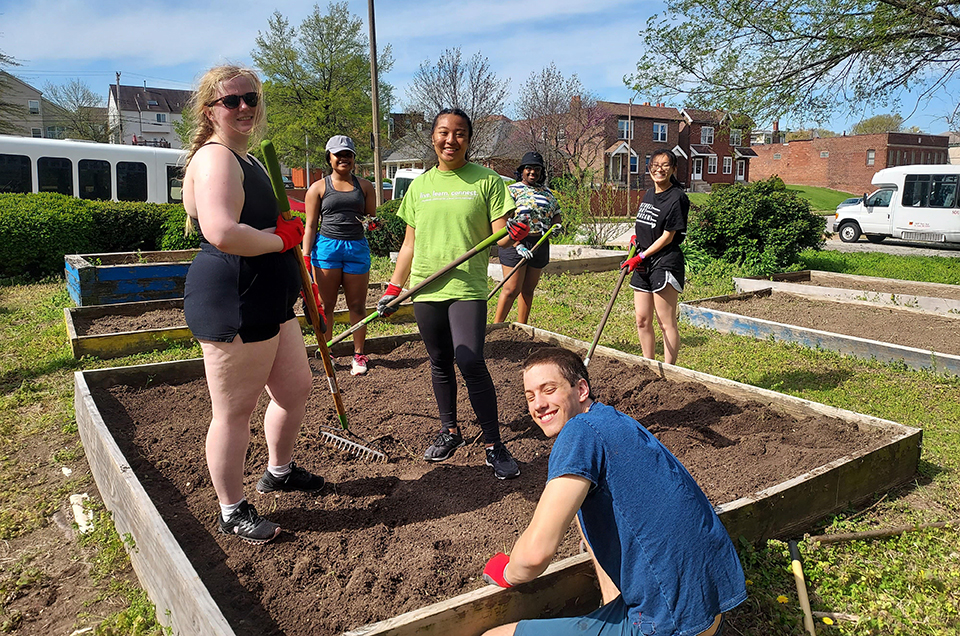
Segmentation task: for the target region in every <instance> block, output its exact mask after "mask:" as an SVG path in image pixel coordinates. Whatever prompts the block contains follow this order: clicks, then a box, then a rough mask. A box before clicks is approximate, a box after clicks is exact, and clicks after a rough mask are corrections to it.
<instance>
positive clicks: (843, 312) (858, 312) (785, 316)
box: [696, 292, 960, 355]
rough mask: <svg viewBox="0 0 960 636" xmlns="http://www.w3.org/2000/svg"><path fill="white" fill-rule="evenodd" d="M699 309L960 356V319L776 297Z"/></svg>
mask: <svg viewBox="0 0 960 636" xmlns="http://www.w3.org/2000/svg"><path fill="white" fill-rule="evenodd" d="M696 306H698V307H706V308H708V309H717V310H720V311H726V312H729V313H734V314H740V315H742V316H750V317H752V318H760V319H762V320H771V321H773V322H779V323H783V324H787V325H796V326H798V327H806V328H808V329H819V330H820V331H828V332H830V333H839V334H844V335H847V336H857V337H858V338H866V339H868V340H877V341H879V342H889V343H891V344H897V345H901V346H904V347H914V348H917V349H926V350H930V351H937V352H939V353H947V354H951V355H960V338H958V337H957V335H958V334H960V316H958V317H957V318H950V317H949V316H938V315H935V314H930V313H921V312H919V311H910V310H904V309H887V308H884V307H876V306H871V305H869V304H867V303H850V302H835V301H829V300H811V299H809V298H803V297H800V296H794V295H792V294H785V293H777V292H774V294H773V295H772V296H767V297H753V298H749V299H745V300H731V301H725V302H719V301H713V300H711V301H702V302H697V303H696Z"/></svg>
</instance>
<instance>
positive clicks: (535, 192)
mask: <svg viewBox="0 0 960 636" xmlns="http://www.w3.org/2000/svg"><path fill="white" fill-rule="evenodd" d="M517 178H518V179H520V181H518V182H517V183H514V184H511V185H510V186H509V188H508V189H509V190H510V194H511V195H512V196H513V200H514V201H516V202H517V219H518V220H520V221H523V222H524V223H526V224H527V225H528V226H529V227H530V234H529V235H527V238H525V239H523V240H522V241H520V242H519V243H518V244H517V245H516V247H501V248H500V265H501V266H502V267H503V275H504V276H506V275H507V274H509V273H510V270H512V269H513V268H514V267H515V266H516V265H517V264H519V263H520V261H522V260H524V259H526V260H527V265H526V267H522V268H520V269H519V270H518V271H517V273H516V274H514V275H513V276H512V277H511V278H510V280H508V281H507V282H506V283H504V284H503V290H502V291H501V292H500V300H498V301H497V313H496V315H495V316H494V319H493V321H494V322H503V321H504V320H506V318H507V314H509V313H510V309H512V308H513V301H514V300H516V299H517V297H518V296H519V298H520V302H519V304H518V306H517V322H520V323H523V324H526V322H527V320H528V319H529V318H530V307H531V306H532V305H533V292H534V290H535V289H536V288H537V283H539V282H540V274H541V272H543V268H544V267H546V266H547V263H549V262H550V239H547V240H545V241H544V242H543V243H542V244H541V245H540V247H538V248H537V251H536V252H532V251H531V250H532V249H533V246H534V245H536V243H537V241H539V240H540V238H541V237H542V236H543V234H544V232H546V231H547V230H548V229H550V227H551V226H552V225H559V224H560V204H559V203H557V199H556V197H554V196H553V192H551V191H550V188H548V187H546V186H545V185H544V181H545V180H546V174H545V172H544V165H543V157H541V156H540V153H539V152H532V151H531V152H528V153H527V154H525V155H523V159H522V160H521V161H520V166H519V167H518V168H517ZM562 231H563V228H562V227H561V228H559V229H558V230H554V232H553V236H557V235H558V234H559V233H561V232H562Z"/></svg>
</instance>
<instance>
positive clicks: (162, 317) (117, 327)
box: [63, 283, 413, 359]
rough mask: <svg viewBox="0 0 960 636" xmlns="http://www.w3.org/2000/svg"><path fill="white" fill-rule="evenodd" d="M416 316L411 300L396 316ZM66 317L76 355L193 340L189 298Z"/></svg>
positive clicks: (344, 316) (379, 286) (371, 303)
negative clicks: (187, 305)
mask: <svg viewBox="0 0 960 636" xmlns="http://www.w3.org/2000/svg"><path fill="white" fill-rule="evenodd" d="M385 289H386V284H385V283H370V286H369V292H368V294H367V310H366V311H367V313H368V314H370V313H372V312H374V311H376V308H377V307H376V305H377V300H379V299H380V296H382V295H383V292H384V290H385ZM301 302H302V301H298V304H297V307H296V312H297V316H298V318H299V320H300V324H301V325H303V326H307V320H306V318H305V317H304V316H303V308H302V305H301ZM412 317H413V305H412V303H411V302H405V303H402V304H401V305H400V307H399V308H398V309H397V311H396V313H395V314H393V315H392V316H391V317H390V320H392V321H403V320H409V319H412ZM63 319H64V323H65V324H66V328H67V338H69V340H70V350H71V352H72V353H73V357H75V358H80V357H82V356H85V355H94V356H97V357H100V358H104V359H107V358H116V357H119V356H126V355H131V354H134V353H140V352H143V351H154V350H156V349H162V348H164V347H167V346H169V345H170V344H172V343H183V342H191V341H192V340H193V334H192V333H191V332H190V330H189V329H188V328H187V325H186V321H185V320H184V317H183V299H182V298H177V299H174V300H154V301H144V302H136V303H119V304H116V305H95V306H92V307H65V308H64V310H63ZM333 320H334V322H336V323H341V324H350V314H349V312H348V311H347V310H346V304H345V302H344V300H343V296H342V295H341V296H340V298H339V299H338V304H337V311H335V312H334V314H333Z"/></svg>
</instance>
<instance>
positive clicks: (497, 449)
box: [487, 442, 520, 479]
mask: <svg viewBox="0 0 960 636" xmlns="http://www.w3.org/2000/svg"><path fill="white" fill-rule="evenodd" d="M487 466H491V467H492V468H493V474H494V475H496V476H497V479H513V478H514V477H519V476H520V467H519V466H517V460H515V459H514V458H513V455H511V454H510V451H508V450H507V447H506V446H504V445H503V442H497V443H496V444H494V445H493V447H492V448H488V449H487Z"/></svg>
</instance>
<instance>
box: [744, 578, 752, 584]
mask: <svg viewBox="0 0 960 636" xmlns="http://www.w3.org/2000/svg"><path fill="white" fill-rule="evenodd" d="M744 583H746V584H747V585H753V581H751V580H750V579H747V580H746V581H744Z"/></svg>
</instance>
